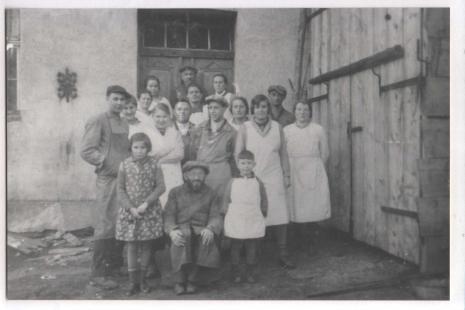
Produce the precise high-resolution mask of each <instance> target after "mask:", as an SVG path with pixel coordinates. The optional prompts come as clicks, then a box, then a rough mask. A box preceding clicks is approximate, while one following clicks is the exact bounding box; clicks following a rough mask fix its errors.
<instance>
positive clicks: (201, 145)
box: [81, 66, 330, 295]
mask: <svg viewBox="0 0 465 310" xmlns="http://www.w3.org/2000/svg"><path fill="white" fill-rule="evenodd" d="M196 74H197V70H196V69H195V68H193V67H189V66H187V67H184V68H182V69H181V70H180V76H181V84H180V86H179V87H178V88H177V89H176V96H177V98H176V102H169V100H168V99H166V98H165V97H162V96H161V95H160V87H161V85H160V80H159V79H158V78H157V77H156V76H148V77H147V79H146V81H145V85H144V86H145V87H144V89H143V90H141V91H140V92H139V94H138V97H137V98H135V97H134V96H132V95H131V94H129V93H128V92H127V91H126V90H125V89H124V88H123V87H121V86H118V85H113V86H109V87H108V88H107V92H106V100H107V103H108V111H107V112H105V113H101V114H99V115H97V116H96V117H94V118H91V119H90V120H89V121H88V122H87V123H86V126H85V132H84V136H83V141H82V148H81V156H82V158H83V159H84V160H85V161H87V162H88V163H90V164H91V165H93V166H95V167H96V168H95V172H96V174H97V183H96V186H97V206H96V208H95V215H94V217H93V218H94V220H95V223H94V239H95V241H94V248H93V251H94V252H93V261H92V280H91V281H92V283H93V284H95V285H101V286H104V287H107V288H108V287H112V286H114V282H113V281H111V280H109V278H108V277H110V276H111V275H114V274H115V273H119V272H120V267H122V266H123V255H122V254H123V247H124V243H127V265H128V268H127V269H128V274H129V281H130V285H129V289H128V292H127V294H128V295H133V294H135V293H137V292H139V291H142V292H148V291H149V290H150V288H149V286H148V285H147V283H146V281H145V279H146V276H147V269H148V268H149V266H150V264H151V263H152V262H153V261H154V259H153V258H154V253H155V251H157V250H160V249H163V248H164V247H165V244H167V246H169V253H170V259H171V267H172V272H173V273H174V279H175V285H174V291H175V293H176V294H183V293H194V292H195V291H196V289H197V287H196V279H197V275H198V273H199V270H202V268H217V267H219V266H220V257H221V255H220V251H221V250H224V249H225V248H227V250H228V251H229V253H230V259H231V266H232V276H233V277H232V280H233V282H235V283H240V282H242V281H244V280H246V281H247V282H250V283H253V282H255V281H256V266H257V264H258V258H257V251H258V248H259V244H260V240H261V239H262V238H263V237H264V236H265V234H268V233H271V234H273V235H274V237H275V238H274V239H275V241H276V249H277V251H276V252H277V253H278V257H277V258H278V259H277V262H278V263H279V265H280V266H282V267H283V268H288V269H292V268H295V263H294V262H293V261H292V259H291V257H290V255H289V251H288V224H289V223H290V222H292V223H297V224H299V225H301V226H302V227H305V224H306V223H309V222H317V221H321V220H324V219H327V218H329V217H330V198H329V187H328V179H327V175H326V170H325V162H326V161H327V159H328V156H329V154H328V145H327V139H326V136H325V132H324V130H323V128H322V127H321V126H320V125H318V124H316V123H314V122H312V121H311V119H312V107H311V104H309V103H307V102H305V101H299V102H297V103H296V104H295V105H294V113H290V112H289V111H287V110H286V109H284V107H283V101H284V99H285V98H286V95H287V92H286V89H285V88H284V87H283V86H280V85H272V86H270V87H269V88H268V93H267V94H268V95H267V96H265V95H262V94H259V95H256V96H254V97H253V98H252V99H251V101H250V105H249V103H248V101H247V99H246V98H244V97H241V96H236V95H233V94H232V93H230V92H228V91H227V90H226V89H227V83H228V81H227V78H226V76H225V75H223V74H216V75H214V77H213V80H212V83H213V88H214V90H215V93H214V94H212V95H210V96H206V97H205V96H204V95H205V94H204V90H203V88H202V87H201V86H199V85H197V84H196V83H195V80H196ZM249 112H250V113H249ZM225 241H227V242H225ZM220 244H227V245H228V246H223V247H220V246H219V245H220ZM243 250H244V252H245V261H246V264H245V265H246V272H245V273H244V270H243V268H241V253H242V251H243Z"/></svg>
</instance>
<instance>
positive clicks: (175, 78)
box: [139, 56, 234, 105]
mask: <svg viewBox="0 0 465 310" xmlns="http://www.w3.org/2000/svg"><path fill="white" fill-rule="evenodd" d="M186 65H189V66H192V67H195V68H197V70H199V72H198V73H197V83H198V84H199V85H200V86H202V87H203V88H204V89H205V90H206V92H207V94H205V95H209V94H212V93H213V85H212V84H213V81H212V80H213V75H215V74H217V73H223V74H224V75H226V77H227V78H228V82H229V83H230V85H232V84H231V82H232V79H233V77H234V72H233V66H234V61H233V60H232V59H209V58H194V57H183V56H178V57H176V56H174V57H170V56H141V57H140V59H139V89H143V88H144V86H145V85H144V81H145V78H146V77H147V76H148V75H155V76H157V77H158V78H159V79H160V84H161V94H162V96H164V97H166V98H168V99H169V100H170V102H171V104H172V105H174V103H175V102H174V100H175V98H176V92H175V89H176V87H178V86H179V85H180V74H179V69H180V68H182V67H183V66H186ZM228 90H229V91H233V89H232V88H231V87H230V89H228Z"/></svg>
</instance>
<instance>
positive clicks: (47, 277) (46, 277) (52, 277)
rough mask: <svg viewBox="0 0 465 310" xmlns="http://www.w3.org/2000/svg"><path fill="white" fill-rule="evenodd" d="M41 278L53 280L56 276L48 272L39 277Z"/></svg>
mask: <svg viewBox="0 0 465 310" xmlns="http://www.w3.org/2000/svg"><path fill="white" fill-rule="evenodd" d="M40 278H41V279H42V280H55V279H56V278H57V277H56V276H54V275H49V274H46V275H43V276H41V277H40Z"/></svg>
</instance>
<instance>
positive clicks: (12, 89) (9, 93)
mask: <svg viewBox="0 0 465 310" xmlns="http://www.w3.org/2000/svg"><path fill="white" fill-rule="evenodd" d="M6 106H7V111H16V80H12V81H6Z"/></svg>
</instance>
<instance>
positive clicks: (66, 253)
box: [48, 247, 90, 256]
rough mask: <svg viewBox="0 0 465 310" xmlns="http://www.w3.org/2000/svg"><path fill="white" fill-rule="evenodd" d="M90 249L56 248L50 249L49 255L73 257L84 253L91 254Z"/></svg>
mask: <svg viewBox="0 0 465 310" xmlns="http://www.w3.org/2000/svg"><path fill="white" fill-rule="evenodd" d="M89 251H90V248H89V247H78V248H56V249H50V250H49V251H48V254H52V255H53V254H59V255H63V256H73V255H78V254H81V253H84V252H89Z"/></svg>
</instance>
